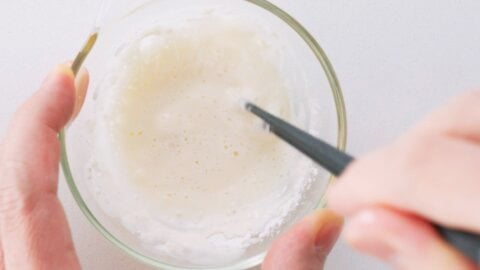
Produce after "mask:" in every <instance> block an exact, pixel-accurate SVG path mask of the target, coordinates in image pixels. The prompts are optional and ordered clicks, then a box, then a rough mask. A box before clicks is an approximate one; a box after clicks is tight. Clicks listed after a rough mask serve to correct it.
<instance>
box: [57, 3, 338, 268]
mask: <svg viewBox="0 0 480 270" xmlns="http://www.w3.org/2000/svg"><path fill="white" fill-rule="evenodd" d="M152 1H155V0H150V1H147V2H146V3H145V4H144V5H146V4H148V3H150V2H152ZM239 1H244V2H248V3H251V4H253V5H255V6H257V7H259V8H262V9H264V10H266V11H267V12H270V13H271V14H272V15H275V16H276V17H278V18H279V19H281V20H282V21H283V22H285V23H286V24H287V25H288V26H290V27H291V28H292V29H293V30H294V31H295V32H296V33H297V34H298V35H299V36H300V37H301V38H302V39H303V40H304V41H305V42H306V43H307V45H308V46H309V47H310V49H311V51H312V52H313V53H314V55H315V57H316V58H317V60H318V61H319V62H320V64H321V66H322V69H323V71H324V73H325V75H326V77H327V79H328V82H329V84H330V88H331V91H332V94H333V98H334V101H335V109H336V113H337V148H338V149H340V150H345V148H346V142H347V119H346V108H345V101H344V98H343V93H342V90H341V87H340V83H339V81H338V78H337V75H336V73H335V71H334V69H333V66H332V64H331V62H330V60H329V59H328V57H327V55H326V53H325V51H324V50H323V49H322V47H321V46H320V44H319V43H318V42H317V41H316V40H315V38H314V37H313V36H312V35H311V34H310V33H309V32H308V30H307V29H306V28H305V27H303V25H301V24H300V23H299V22H298V21H297V20H296V19H295V18H293V17H292V16H291V15H289V14H288V13H287V12H285V11H284V10H283V9H281V8H279V7H278V6H276V5H275V4H273V3H270V2H269V1H268V0H239ZM142 6H143V5H142ZM90 49H91V47H90ZM79 57H81V58H83V59H81V60H80V61H75V62H74V63H77V64H78V65H77V66H76V67H75V68H76V69H78V68H79V67H80V66H81V64H82V62H83V60H84V59H85V57H86V55H85V54H82V52H81V53H79V55H78V56H77V58H79ZM76 60H78V59H76ZM72 68H73V67H72ZM58 137H59V140H60V144H61V160H60V163H61V167H62V171H63V175H64V177H65V179H66V182H67V184H68V187H69V189H70V191H71V193H72V195H73V197H74V199H75V201H76V203H77V205H78V206H79V207H80V210H81V211H82V213H83V214H84V215H85V217H86V218H87V219H88V221H89V222H90V223H91V224H92V225H93V226H94V227H95V228H96V229H97V230H98V231H99V232H100V234H101V235H102V236H103V237H105V238H106V239H108V240H109V241H110V242H111V243H113V244H114V245H115V246H116V247H117V248H119V249H121V250H122V251H124V252H125V253H127V254H128V255H129V256H131V257H133V258H135V259H137V260H138V261H141V262H143V263H145V264H147V265H149V266H152V267H155V268H160V269H166V270H199V269H207V268H205V267H179V266H174V265H170V264H167V263H163V262H160V261H158V260H156V259H154V258H151V257H149V256H147V255H144V254H142V253H140V252H139V251H136V250H135V249H133V248H131V247H129V246H128V245H127V244H125V243H123V242H122V241H121V240H119V239H117V238H116V237H115V236H114V235H113V234H112V233H110V232H109V230H108V229H107V228H105V227H104V226H103V225H102V224H101V223H100V221H98V220H97V218H96V217H95V215H94V214H93V213H92V212H91V210H90V209H89V208H88V206H87V204H86V203H85V201H84V199H83V197H82V195H81V194H80V191H79V190H78V188H77V185H76V184H75V180H74V177H73V175H72V172H71V169H70V164H69V160H68V153H67V147H66V140H67V138H66V131H65V130H61V131H60V133H59V135H58ZM333 180H334V177H333V176H331V177H330V179H329V184H328V186H330V185H331V183H332V182H333ZM328 186H327V189H328ZM325 205H326V202H325V198H324V195H322V196H321V198H320V200H319V204H318V205H317V206H316V207H315V208H314V209H318V208H322V207H325ZM314 209H312V210H314ZM265 255H266V252H263V253H261V254H258V255H256V256H253V257H250V258H248V259H245V260H242V261H240V262H237V263H235V264H232V265H230V266H222V267H214V268H211V267H209V268H208V269H211V270H235V269H248V268H251V267H255V266H257V265H259V264H260V263H261V262H262V261H263V259H264V257H265Z"/></svg>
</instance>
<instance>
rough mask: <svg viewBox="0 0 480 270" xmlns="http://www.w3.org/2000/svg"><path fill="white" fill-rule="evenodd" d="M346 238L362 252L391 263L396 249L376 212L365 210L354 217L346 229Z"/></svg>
mask: <svg viewBox="0 0 480 270" xmlns="http://www.w3.org/2000/svg"><path fill="white" fill-rule="evenodd" d="M344 236H345V238H346V240H347V242H349V243H350V244H351V245H352V246H353V247H354V248H356V249H358V250H359V251H361V252H364V253H367V254H370V255H372V256H375V257H378V258H380V259H382V260H387V261H391V260H393V259H394V257H395V248H394V246H393V245H392V244H391V242H390V241H391V240H390V239H389V234H388V233H386V232H384V230H383V228H382V226H380V224H379V220H378V217H377V215H376V214H375V212H373V211H369V210H365V211H361V212H360V213H358V214H356V215H355V216H353V217H352V218H351V219H350V221H349V223H348V225H347V226H346V228H345V231H344Z"/></svg>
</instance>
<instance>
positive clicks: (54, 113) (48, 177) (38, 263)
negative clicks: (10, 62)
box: [0, 66, 79, 269]
mask: <svg viewBox="0 0 480 270" xmlns="http://www.w3.org/2000/svg"><path fill="white" fill-rule="evenodd" d="M74 106H75V87H74V79H73V73H72V71H71V70H70V68H68V67H66V66H60V67H58V68H56V69H55V71H53V72H52V73H51V74H50V75H49V76H48V77H47V79H46V80H45V81H44V83H43V84H42V86H41V88H40V90H39V91H38V92H37V93H35V94H34V95H33V96H32V97H31V98H30V99H29V100H28V101H27V102H26V103H25V104H24V105H23V106H22V107H21V108H20V109H19V110H18V111H17V112H16V114H15V116H14V119H13V121H12V123H11V125H10V127H9V130H8V132H7V137H6V138H5V144H4V149H3V156H2V162H0V166H1V167H0V230H1V233H0V234H1V236H2V247H3V251H4V263H5V268H6V269H78V268H79V264H78V260H77V257H76V255H75V251H74V247H73V243H72V240H71V235H70V231H69V228H68V224H67V220H66V217H65V214H64V212H63V208H62V206H61V204H60V202H59V200H58V198H57V196H56V190H57V183H58V162H59V150H60V146H59V142H58V139H57V132H58V131H59V130H60V129H61V128H62V127H63V126H64V125H65V124H66V123H67V121H68V120H69V119H70V117H71V115H72V112H73V109H74Z"/></svg>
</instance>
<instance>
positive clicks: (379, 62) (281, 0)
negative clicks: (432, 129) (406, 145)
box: [0, 0, 480, 270]
mask: <svg viewBox="0 0 480 270" xmlns="http://www.w3.org/2000/svg"><path fill="white" fill-rule="evenodd" d="M273 2H275V3H277V4H278V5H280V6H281V7H284V8H285V9H286V10H287V11H289V12H290V13H291V14H292V15H294V16H295V17H296V18H298V19H299V20H300V21H301V22H302V23H303V24H304V25H305V26H306V27H307V28H308V29H309V30H311V32H312V33H313V35H314V36H315V37H316V38H317V39H318V40H319V42H320V43H321V45H322V46H323V47H324V49H325V50H326V52H327V53H328V55H329V57H330V60H331V61H332V63H333V65H334V67H335V69H336V71H337V74H338V77H339V79H340V82H341V84H342V87H343V90H344V94H345V99H346V103H347V107H348V120H349V150H350V151H351V152H352V153H354V154H361V153H365V152H367V151H368V150H370V149H373V148H375V147H379V146H381V145H383V144H385V143H388V142H391V141H392V140H393V139H394V138H395V137H396V136H398V135H399V134H400V133H402V132H403V131H404V130H406V129H407V128H408V127H409V126H411V125H412V124H413V123H414V122H415V121H416V120H417V119H418V118H420V117H421V116H422V115H424V114H425V113H427V112H428V111H429V110H431V109H432V108H434V107H436V106H438V105H440V104H442V103H444V102H445V101H446V100H447V99H448V98H449V97H451V96H453V95H455V94H457V93H460V92H461V91H464V90H466V89H472V88H475V87H478V86H479V85H480V72H479V71H480V16H478V14H479V12H480V1H478V0H463V1H458V0H422V1H413V0H407V1H379V0H377V1H369V0H357V1H349V0H335V1H334V0H330V1H328V0H276V1H273ZM98 3H99V0H84V1H80V0H43V1H32V0H16V1H6V0H5V1H0V131H1V133H3V132H4V130H5V127H6V125H7V122H8V119H9V117H10V116H11V115H12V113H13V112H14V110H15V108H16V107H17V106H18V105H19V104H20V102H21V101H22V100H24V99H25V98H26V97H28V96H29V95H30V94H31V93H32V92H33V91H34V90H35V88H36V87H37V86H38V85H39V83H40V82H41V80H42V78H43V76H44V75H45V73H46V72H47V71H48V70H49V69H50V68H51V67H52V66H53V65H55V64H56V63H58V62H62V61H64V60H66V59H70V58H72V57H73V55H74V54H75V52H76V50H77V49H78V48H79V46H80V44H82V43H83V41H84V39H85V36H86V34H87V33H88V32H89V30H90V28H91V25H92V21H93V20H94V18H95V15H96V12H95V7H96V6H97V5H98ZM62 180H63V179H61V185H60V191H59V195H60V197H61V200H62V202H63V203H64V206H65V210H66V212H67V215H68V218H69V221H70V225H71V228H72V232H73V235H74V239H75V244H76V248H77V251H78V254H79V257H80V259H81V261H82V264H83V266H84V268H85V269H117V270H123V269H149V268H148V267H146V266H143V265H141V264H140V263H138V262H136V261H134V260H133V259H131V258H129V257H127V256H126V255H124V254H123V253H122V252H120V251H119V250H117V249H116V248H115V247H113V246H112V245H111V244H110V243H109V242H107V240H105V239H104V238H103V237H102V236H100V234H99V233H98V232H97V231H95V229H94V228H93V227H92V226H91V225H90V224H89V223H88V222H87V221H86V219H85V218H84V217H83V215H82V214H81V213H80V211H79V209H78V208H77V206H76V204H75V202H74V201H73V199H72V197H71V195H70V193H69V191H68V190H67V188H66V186H65V184H64V182H63V181H62ZM326 268H327V269H369V270H371V269H373V270H375V269H386V267H385V266H383V265H382V264H380V263H378V262H375V261H374V260H372V259H370V258H367V257H364V256H362V255H359V254H358V253H355V252H354V251H352V250H350V249H349V248H348V247H347V246H346V245H345V244H343V243H340V244H339V245H337V247H336V248H335V250H334V251H333V253H332V255H331V256H330V259H329V261H328V263H327V267H326Z"/></svg>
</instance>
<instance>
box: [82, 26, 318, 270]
mask: <svg viewBox="0 0 480 270" xmlns="http://www.w3.org/2000/svg"><path fill="white" fill-rule="evenodd" d="M269 48H270V44H269V43H268V40H264V39H262V37H261V35H260V34H258V33H257V32H256V31H255V30H253V27H252V28H249V27H246V26H243V25H240V24H237V23H234V22H229V21H225V20H224V19H219V18H214V17H212V18H205V19H204V20H203V21H196V22H195V23H192V24H191V25H183V26H181V27H178V28H175V29H173V30H172V29H169V28H157V29H153V30H151V31H149V32H146V33H144V34H143V35H142V36H141V38H139V39H138V40H135V41H132V42H130V43H129V45H128V46H127V48H126V49H125V50H124V51H123V52H122V53H121V55H120V56H119V57H118V60H117V62H116V64H115V67H114V69H113V71H112V73H111V74H110V75H109V76H107V82H106V83H105V84H104V86H103V87H102V89H100V91H102V92H103V93H104V95H105V97H104V98H103V99H102V101H101V104H100V105H101V106H100V108H101V109H100V117H99V119H98V120H97V123H96V130H95V132H96V134H95V138H97V139H96V141H95V150H94V151H95V153H96V155H95V156H96V158H95V160H93V161H92V163H91V164H89V169H90V171H91V172H93V173H92V176H91V179H92V181H91V183H89V185H90V186H91V187H92V188H93V189H94V190H96V194H97V198H96V199H97V201H98V203H99V205H100V206H101V207H102V208H104V209H105V210H106V212H107V213H109V214H110V215H111V216H113V217H116V218H118V219H119V220H121V222H122V223H123V225H124V226H125V227H126V228H127V229H128V230H129V231H130V232H131V233H132V234H133V235H134V236H135V237H136V238H138V239H139V241H141V242H142V243H143V244H144V246H145V247H146V248H147V249H148V250H149V251H151V252H153V253H155V254H160V255H161V256H163V257H166V258H170V259H172V260H175V261H184V262H188V263H191V264H196V265H221V264H223V263H228V262H232V261H235V260H237V259H239V258H241V257H242V256H244V254H245V253H246V252H247V251H248V250H249V249H251V248H254V247H255V245H260V244H261V243H262V242H263V241H266V240H268V239H270V238H271V237H273V236H275V235H276V233H277V231H278V230H279V229H280V228H281V227H282V226H283V224H284V223H285V222H287V220H288V219H287V217H288V215H289V214H290V213H291V212H292V211H294V210H295V209H296V207H297V206H298V204H299V203H300V201H301V198H302V192H303V191H304V190H305V189H306V188H307V186H308V184H309V182H310V181H311V177H310V176H311V174H312V172H313V169H312V168H311V167H310V166H309V164H310V163H308V162H303V161H302V160H303V159H302V158H299V157H300V155H299V154H298V153H297V152H296V151H295V150H293V149H292V148H291V147H290V146H288V145H287V144H285V143H283V142H281V141H280V140H279V139H277V138H275V137H274V136H273V135H272V134H269V133H268V132H265V131H264V130H262V128H261V125H260V121H258V120H257V119H256V118H255V117H254V116H252V115H251V114H249V113H248V112H246V111H245V110H244V109H243V108H242V107H241V105H240V104H241V100H245V99H246V100H250V101H253V102H254V103H256V104H258V105H260V106H261V107H263V108H265V109H267V110H268V111H270V112H272V113H273V114H275V115H278V116H281V117H282V118H284V119H287V120H289V121H291V122H295V117H294V114H293V112H292V107H291V104H290V100H289V96H288V94H287V86H286V84H285V81H284V79H283V78H282V75H281V74H280V73H279V71H278V70H277V67H276V62H275V55H272V52H271V50H269Z"/></svg>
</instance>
